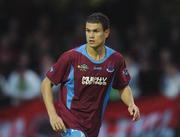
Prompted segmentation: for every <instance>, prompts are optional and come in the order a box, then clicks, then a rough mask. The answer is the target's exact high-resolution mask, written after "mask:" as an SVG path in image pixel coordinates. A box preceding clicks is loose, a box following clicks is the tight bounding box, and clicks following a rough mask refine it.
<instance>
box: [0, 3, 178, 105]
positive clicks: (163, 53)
mask: <svg viewBox="0 0 180 137" xmlns="http://www.w3.org/2000/svg"><path fill="white" fill-rule="evenodd" d="M9 3H11V4H9ZM178 3H179V2H178V0H177V1H176V0H173V1H171V2H170V1H155V0H138V1H133V0H127V1H121V0H111V1H108V0H87V1H81V0H77V1H76V2H75V1H71V0H67V1H63V0H60V1H49V0H38V1H37V0H34V1H23V0H17V1H10V0H1V2H0V66H1V67H0V106H1V107H3V106H7V105H18V104H19V103H21V102H23V101H28V100H31V99H33V98H37V97H39V96H40V83H41V80H42V78H43V77H44V76H45V73H46V72H47V70H48V69H49V67H50V66H51V65H52V64H53V63H54V62H55V61H56V60H57V58H58V56H59V55H60V54H62V53H63V52H64V51H66V50H68V49H71V48H74V47H77V46H79V45H80V44H83V43H85V35H84V23H85V22H84V21H85V18H86V17H87V16H88V15H89V14H91V13H92V12H95V11H100V12H103V13H105V14H107V15H108V16H109V18H110V20H111V35H110V37H109V39H108V41H107V43H106V45H107V46H109V47H112V48H114V49H116V50H117V51H119V52H121V53H122V54H123V55H124V57H125V59H126V63H127V68H128V70H129V72H130V74H131V77H132V80H131V82H130V85H131V87H132V89H133V94H134V96H135V98H136V99H138V98H139V97H141V96H151V95H156V94H159V95H160V94H161V95H164V96H166V97H168V98H171V99H173V98H176V97H178V96H179V95H180V54H179V51H180V15H179V14H180V9H179V8H178V6H177V5H178ZM112 100H113V98H112Z"/></svg>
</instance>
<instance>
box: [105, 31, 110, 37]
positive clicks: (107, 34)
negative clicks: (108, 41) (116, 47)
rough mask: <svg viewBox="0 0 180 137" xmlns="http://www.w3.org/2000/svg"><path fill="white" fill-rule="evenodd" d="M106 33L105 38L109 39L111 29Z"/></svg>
mask: <svg viewBox="0 0 180 137" xmlns="http://www.w3.org/2000/svg"><path fill="white" fill-rule="evenodd" d="M104 32H105V38H108V37H109V34H110V29H106V30H105V31H104Z"/></svg>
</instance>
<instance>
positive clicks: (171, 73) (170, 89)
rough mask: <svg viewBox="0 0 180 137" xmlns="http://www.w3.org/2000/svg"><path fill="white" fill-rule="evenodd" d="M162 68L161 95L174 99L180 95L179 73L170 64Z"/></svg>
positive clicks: (172, 64)
mask: <svg viewBox="0 0 180 137" xmlns="http://www.w3.org/2000/svg"><path fill="white" fill-rule="evenodd" d="M164 68H165V69H164V74H163V77H162V84H161V91H162V94H163V95H165V96H166V97H169V98H176V97H178V95H180V71H179V69H178V67H177V66H176V65H175V64H174V63H172V62H169V63H167V64H165V66H164Z"/></svg>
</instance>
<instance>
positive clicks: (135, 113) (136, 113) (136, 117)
mask: <svg viewBox="0 0 180 137" xmlns="http://www.w3.org/2000/svg"><path fill="white" fill-rule="evenodd" d="M128 110H129V113H130V115H131V116H133V119H132V120H133V121H137V120H139V118H140V112H139V108H138V107H137V106H136V105H133V106H130V107H129V108H128Z"/></svg>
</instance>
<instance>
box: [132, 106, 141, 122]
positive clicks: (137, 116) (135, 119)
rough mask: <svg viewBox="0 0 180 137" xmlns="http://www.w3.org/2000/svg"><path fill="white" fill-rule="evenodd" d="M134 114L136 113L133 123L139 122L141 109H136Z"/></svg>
mask: <svg viewBox="0 0 180 137" xmlns="http://www.w3.org/2000/svg"><path fill="white" fill-rule="evenodd" d="M133 112H134V113H133V121H137V120H139V118H140V113H139V109H138V108H136V109H134V110H133Z"/></svg>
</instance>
